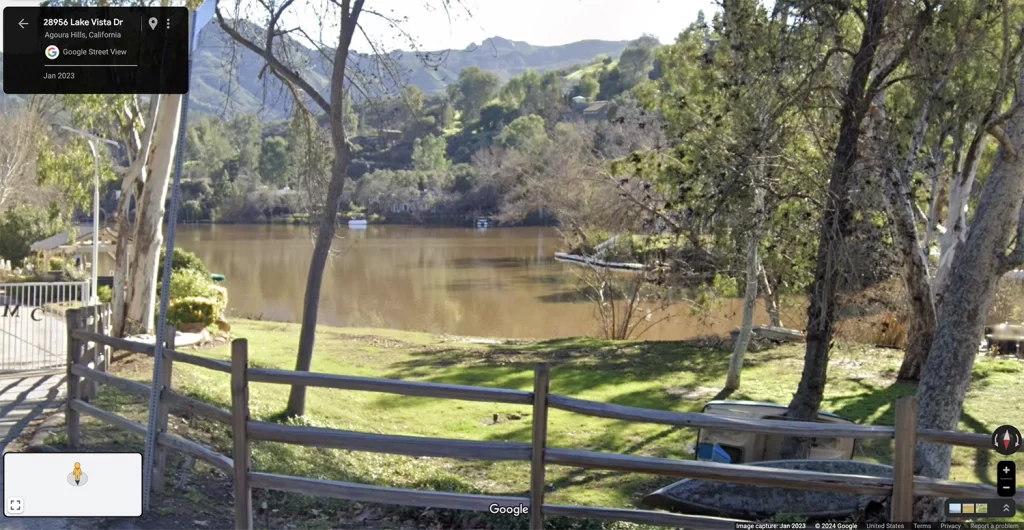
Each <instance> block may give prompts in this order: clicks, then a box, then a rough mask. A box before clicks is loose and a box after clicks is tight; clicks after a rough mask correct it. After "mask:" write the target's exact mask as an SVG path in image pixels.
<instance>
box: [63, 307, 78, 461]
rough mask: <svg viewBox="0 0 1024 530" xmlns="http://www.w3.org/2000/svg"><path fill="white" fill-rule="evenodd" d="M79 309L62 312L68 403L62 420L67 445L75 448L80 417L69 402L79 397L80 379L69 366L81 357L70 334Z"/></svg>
mask: <svg viewBox="0 0 1024 530" xmlns="http://www.w3.org/2000/svg"><path fill="white" fill-rule="evenodd" d="M79 311H80V310H79V309H69V310H67V311H65V312H64V323H65V326H66V327H67V332H68V375H67V380H68V404H67V411H65V413H64V421H65V422H66V423H67V426H68V446H69V447H70V448H72V449H75V448H77V447H78V446H79V445H80V444H81V442H82V431H81V418H80V417H79V414H78V411H77V410H74V409H72V408H71V402H72V401H74V400H76V399H78V398H79V383H80V382H81V380H80V379H79V377H78V376H77V375H74V374H72V373H71V367H72V366H74V365H76V364H78V361H79V360H80V359H81V351H80V349H79V341H78V339H76V338H74V337H72V336H71V334H72V332H74V331H75V330H76V329H78V321H79V318H78V315H79Z"/></svg>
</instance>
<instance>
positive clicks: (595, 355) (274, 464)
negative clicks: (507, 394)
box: [103, 321, 1024, 510]
mask: <svg viewBox="0 0 1024 530" xmlns="http://www.w3.org/2000/svg"><path fill="white" fill-rule="evenodd" d="M233 325H234V329H233V332H232V333H233V334H234V335H236V336H238V337H244V338H247V339H248V340H249V358H250V361H251V364H252V365H254V366H259V367H275V368H285V369H290V368H291V367H292V366H293V364H294V352H295V350H296V345H297V341H298V326H297V325H294V324H282V323H273V322H253V321H236V322H233ZM201 354H202V355H207V356H210V357H214V358H221V359H227V358H228V357H229V355H230V354H229V350H228V348H227V347H226V346H224V347H220V348H217V349H212V350H204V351H202V352H201ZM728 355H729V354H728V352H725V351H720V350H719V351H716V350H709V349H699V348H695V347H686V346H681V345H680V344H679V343H670V342H660V343H659V342H622V343H608V342H605V341H597V340H587V339H566V340H552V341H544V342H538V343H531V344H524V345H511V346H510V345H505V346H490V345H480V344H468V343H466V342H460V341H457V340H446V339H445V338H443V337H438V336H434V335H429V334H424V333H411V332H400V331H391V330H378V329H338V328H321V329H320V330H319V333H318V340H317V351H316V355H315V358H314V363H313V370H314V371H318V372H329V373H341V374H348V375H358V376H374V377H388V378H401V379H408V380H417V381H433V382H443V383H458V384H470V385H481V386H497V387H505V388H518V389H522V390H529V389H530V388H531V386H532V381H533V375H532V363H533V362H536V361H540V360H544V361H548V362H550V363H551V364H552V370H551V375H552V380H551V391H552V392H554V393H558V394H563V395H569V396H573V397H579V398H584V399H591V400H595V401H602V402H609V403H617V404H622V405H631V406H638V407H647V408H654V409H666V410H676V411H698V410H700V408H701V406H702V404H703V402H705V401H707V400H709V399H712V398H713V397H714V396H715V394H716V393H717V392H718V390H719V389H720V388H721V387H722V384H723V382H724V377H725V371H726V368H727V366H728ZM802 355H803V350H802V348H801V346H800V345H792V346H786V347H782V348H779V349H776V350H772V351H769V352H762V353H753V354H750V355H748V360H747V363H746V366H745V368H744V373H743V385H742V390H741V391H740V392H737V393H735V394H733V395H732V396H730V397H729V398H730V399H749V400H760V401H774V402H779V403H785V402H787V401H788V399H789V396H790V395H791V393H792V392H793V389H795V388H796V385H797V381H798V378H799V374H800V367H801V360H802ZM899 360H900V354H899V352H898V351H894V350H887V349H879V348H867V347H860V346H840V347H838V348H837V349H836V350H835V351H834V353H833V359H832V361H831V363H830V369H829V384H828V386H827V389H826V396H825V402H824V405H823V409H825V410H829V411H832V412H835V413H837V414H840V415H842V416H845V417H848V418H851V419H854V420H855V421H857V422H858V423H874V424H889V425H891V424H892V422H893V402H894V400H895V399H896V397H898V396H901V395H907V394H911V393H913V391H914V388H913V387H912V386H908V385H903V384H893V383H892V380H893V376H894V374H895V372H896V369H897V368H898V364H899ZM150 366H151V365H150V363H149V362H148V361H147V360H146V359H142V358H140V357H139V356H136V357H133V359H132V360H131V361H129V362H126V363H123V364H121V365H120V368H119V370H120V372H121V375H123V376H126V377H130V378H134V379H138V380H143V381H145V380H147V379H148V378H149V373H148V372H149V370H150V368H149V367H150ZM1022 373H1024V366H1022V364H1021V363H1019V362H1017V361H1014V360H992V359H986V358H980V359H979V360H978V362H977V363H976V365H975V375H974V381H973V382H972V385H971V387H970V391H969V393H968V399H967V402H966V404H965V406H964V415H963V420H962V422H961V424H960V429H961V430H964V431H970V432H989V431H991V430H992V429H994V428H995V427H996V426H998V425H1002V424H1016V425H1020V424H1022V423H1024V409H1020V408H1016V410H1013V409H1012V408H1010V407H1007V406H1006V399H1007V396H1008V395H1010V394H1011V393H1012V392H1014V390H1013V389H1016V388H1019V384H1020V383H1019V382H1020V378H1021V374H1022ZM174 385H175V387H177V388H180V389H183V392H185V393H187V394H191V395H193V396H196V397H201V398H203V399H206V400H208V401H212V402H214V403H218V404H220V405H222V406H224V407H225V408H230V406H229V404H230V393H229V380H228V377H227V375H226V374H220V373H216V372H212V371H209V370H205V369H201V368H196V367H192V366H187V365H180V364H179V365H177V366H175V369H174ZM250 392H251V403H252V414H253V417H254V418H256V419H261V420H277V419H278V417H279V413H280V411H281V410H282V409H283V407H284V405H285V403H286V400H287V392H288V389H287V388H286V387H282V386H278V385H264V384H253V385H252V386H251V390H250ZM103 401H105V402H106V403H104V406H105V407H109V406H121V407H123V406H124V405H123V403H124V402H123V400H121V399H120V398H118V399H114V398H113V397H108V398H105V399H104V400H103ZM129 408H132V409H133V410H135V411H136V412H138V411H140V410H142V409H141V408H140V407H129ZM123 411H124V412H127V409H123ZM307 412H308V414H309V417H308V418H307V419H304V420H303V423H305V424H310V425H318V426H331V427H336V428H341V429H349V430H355V431H365V432H377V433H389V434H406V435H419V436H432V437H447V438H459V439H469V440H495V441H517V442H529V441H530V421H529V419H530V410H529V407H525V406H515V405H500V404H487V403H471V402H460V401H451V400H440V399H426V398H409V397H401V396H392V395H387V394H376V393H367V392H349V391H337V390H325V389H311V390H310V393H309V396H308V411H307ZM495 414H497V415H498V416H499V421H498V423H496V424H495V423H494V422H493V417H494V415H495ZM516 417H518V418H519V419H512V418H516ZM549 425H550V427H549V436H550V442H549V444H550V445H551V446H554V447H570V448H585V449H591V450H599V451H609V452H619V453H625V454H634V455H649V456H658V457H667V458H679V459H692V458H693V453H692V444H693V443H694V440H695V431H693V430H690V429H679V428H673V427H667V426H659V425H647V424H635V423H628V422H622V421H614V420H606V419H600V418H591V417H585V416H581V415H576V414H571V413H566V412H562V411H551V414H550V423H549ZM188 434H189V435H191V436H193V437H196V438H198V439H200V440H202V441H204V442H206V443H212V444H214V445H216V446H218V447H220V448H221V449H222V450H223V451H225V452H227V453H230V433H229V431H227V430H226V429H223V428H215V427H210V426H207V427H206V428H205V430H203V431H202V432H197V431H196V430H195V429H193V430H192V431H189V433H188ZM890 451H891V443H886V444H883V443H862V444H860V445H859V446H858V450H857V455H856V457H857V458H858V459H864V460H871V461H878V462H883V463H891V459H890V456H889V455H890ZM253 459H254V468H255V469H256V470H260V471H271V472H279V473H287V474H297V475H305V476H311V477H322V478H334V479H341V480H352V481H358V482H369V483H377V484H384V485H394V486H399V487H412V488H432V489H439V490H449V491H466V492H483V493H493V494H518V495H522V494H524V493H525V492H526V491H527V490H528V466H529V464H528V463H527V462H510V463H482V462H462V461H455V460H443V459H414V458H407V457H400V456H390V455H374V454H361V453H350V452H344V451H332V450H321V449H309V448H298V447H293V446H282V445H278V444H259V445H257V446H256V448H255V450H254V455H253ZM996 460H998V455H993V454H992V453H991V452H982V451H975V450H968V449H957V450H956V451H955V452H954V462H953V471H952V476H951V478H952V479H954V480H964V481H980V482H984V483H988V484H992V483H993V481H994V475H993V473H992V470H993V469H994V465H995V461H996ZM1017 460H1018V461H1019V462H1024V458H1019V457H1018V458H1017ZM548 482H549V484H550V488H551V490H550V493H549V496H548V499H549V500H550V501H551V502H553V503H574V504H575V503H579V504H589V505H600V506H634V505H635V504H636V502H637V500H638V499H639V498H640V497H642V496H643V495H644V494H646V493H648V492H650V491H652V490H653V489H655V488H657V487H660V486H662V485H665V484H668V483H670V482H672V480H671V479H663V478H658V477H650V476H644V475H631V474H622V473H617V472H600V471H586V470H577V469H571V468H562V467H556V466H550V467H549V471H548ZM282 502H287V503H288V506H287V508H285V507H283V506H282V509H289V510H290V509H296V510H308V509H310V508H311V506H308V505H306V504H303V503H305V502H307V501H299V500H296V499H294V498H292V499H290V500H288V501H282ZM296 502H298V503H299V505H294V503H296ZM309 502H311V501H309Z"/></svg>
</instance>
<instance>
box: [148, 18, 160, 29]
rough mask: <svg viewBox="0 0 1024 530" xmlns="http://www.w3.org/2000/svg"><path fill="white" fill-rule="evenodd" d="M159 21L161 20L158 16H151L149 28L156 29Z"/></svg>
mask: <svg viewBox="0 0 1024 530" xmlns="http://www.w3.org/2000/svg"><path fill="white" fill-rule="evenodd" d="M159 23H160V21H159V20H157V19H156V17H149V29H156V25H157V24H159Z"/></svg>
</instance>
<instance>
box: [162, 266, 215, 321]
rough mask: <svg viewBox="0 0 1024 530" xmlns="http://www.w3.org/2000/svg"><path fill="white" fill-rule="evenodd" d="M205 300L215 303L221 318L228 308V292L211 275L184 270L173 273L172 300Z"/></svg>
mask: <svg viewBox="0 0 1024 530" xmlns="http://www.w3.org/2000/svg"><path fill="white" fill-rule="evenodd" d="M185 298H204V299H207V300H210V301H212V302H213V303H214V306H215V308H216V315H217V316H220V315H222V314H223V313H224V310H225V309H227V306H228V290H227V289H225V288H223V287H221V286H219V285H217V284H215V283H214V282H213V280H211V279H210V275H209V274H204V273H202V272H199V271H196V270H192V269H183V270H178V271H174V272H172V273H171V300H172V301H174V300H182V299H185Z"/></svg>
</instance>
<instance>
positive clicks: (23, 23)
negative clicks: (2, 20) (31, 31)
mask: <svg viewBox="0 0 1024 530" xmlns="http://www.w3.org/2000/svg"><path fill="white" fill-rule="evenodd" d="M27 25H28V22H25V19H21V21H19V22H18V26H19V27H21V29H25V26H27Z"/></svg>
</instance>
